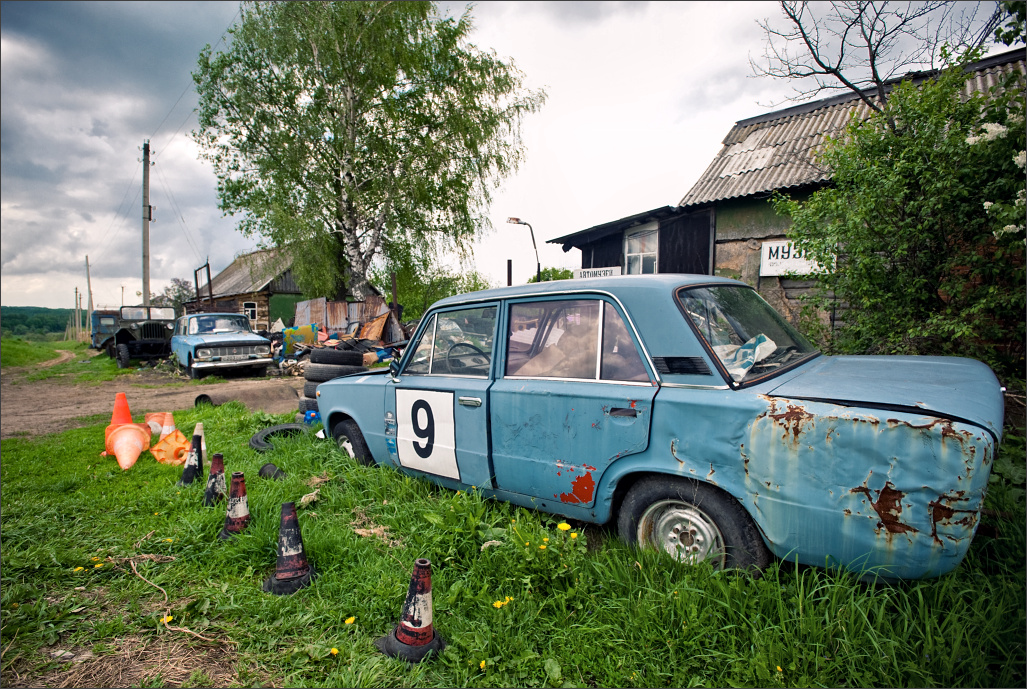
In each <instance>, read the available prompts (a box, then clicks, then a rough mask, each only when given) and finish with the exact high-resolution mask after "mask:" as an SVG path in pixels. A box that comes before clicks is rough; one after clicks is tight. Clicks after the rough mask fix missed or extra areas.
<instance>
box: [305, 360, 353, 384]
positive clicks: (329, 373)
mask: <svg viewBox="0 0 1027 689" xmlns="http://www.w3.org/2000/svg"><path fill="white" fill-rule="evenodd" d="M366 370H367V369H366V368H364V367H363V366H336V365H335V364H307V367H306V368H305V369H303V377H304V378H305V379H306V380H313V381H317V382H318V383H323V382H325V381H326V380H331V379H332V378H338V377H339V376H346V375H349V374H351V373H362V372H364V371H366Z"/></svg>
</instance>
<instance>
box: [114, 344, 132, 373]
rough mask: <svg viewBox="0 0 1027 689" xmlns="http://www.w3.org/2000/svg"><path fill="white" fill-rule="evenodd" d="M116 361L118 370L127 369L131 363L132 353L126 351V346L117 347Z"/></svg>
mask: <svg viewBox="0 0 1027 689" xmlns="http://www.w3.org/2000/svg"><path fill="white" fill-rule="evenodd" d="M116 359H117V362H118V368H128V365H129V363H130V362H131V361H132V353H131V352H129V351H128V345H127V344H119V345H118V346H117V349H116Z"/></svg>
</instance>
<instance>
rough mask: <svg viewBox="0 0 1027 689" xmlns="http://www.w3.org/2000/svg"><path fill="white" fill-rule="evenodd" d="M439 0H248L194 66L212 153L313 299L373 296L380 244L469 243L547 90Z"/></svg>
mask: <svg viewBox="0 0 1027 689" xmlns="http://www.w3.org/2000/svg"><path fill="white" fill-rule="evenodd" d="M471 30H472V22H471V17H470V14H469V11H468V12H467V13H465V14H463V15H462V16H461V17H458V18H457V17H440V16H439V15H438V13H437V9H436V6H435V5H434V3H422V2H416V3H407V2H328V3H320V2H310V3H308V2H282V3H263V2H257V3H245V4H244V5H243V7H242V10H241V15H240V20H239V21H238V23H237V24H236V25H235V26H234V27H233V28H232V29H231V30H230V35H231V40H230V41H229V42H228V45H227V48H225V49H224V50H223V51H221V52H214V51H213V50H212V49H211V48H210V47H209V46H208V47H207V48H206V49H204V50H203V52H202V53H201V55H200V59H199V67H198V69H197V71H196V72H195V73H194V75H193V76H194V79H195V81H196V88H197V91H198V92H199V101H200V107H199V128H198V130H197V131H196V132H194V133H193V135H194V138H195V139H196V141H197V142H198V144H199V146H200V150H201V156H202V157H203V158H205V159H206V160H208V161H209V162H210V163H211V164H212V165H213V167H214V170H215V173H216V175H217V179H218V187H217V191H218V196H219V200H220V204H221V208H222V210H223V211H224V212H225V213H226V214H231V215H237V216H239V217H240V221H239V229H240V231H242V232H243V233H244V234H247V235H251V236H257V237H259V238H261V240H262V243H263V244H264V245H266V246H276V247H286V248H288V249H289V252H290V254H291V255H292V257H293V270H294V274H295V275H296V276H297V279H298V280H299V282H300V285H301V287H303V288H304V291H305V292H306V293H307V294H308V296H325V297H329V298H341V297H342V296H343V295H344V294H347V293H348V294H349V295H350V296H352V297H353V298H355V299H358V300H359V299H363V298H364V297H366V296H367V294H368V293H369V290H370V283H369V282H368V275H369V272H370V269H371V266H372V261H373V260H374V259H375V258H376V257H377V256H383V257H385V258H386V259H387V258H388V257H389V256H390V255H391V254H393V253H395V252H399V251H403V252H409V251H411V250H414V251H418V250H419V247H425V249H426V251H427V252H428V253H431V251H434V250H437V248H438V247H439V246H446V247H449V248H455V249H457V250H460V249H466V247H467V246H469V243H470V241H471V240H472V239H473V238H474V237H475V236H476V234H478V233H479V232H481V231H483V229H485V228H487V226H488V221H487V219H486V218H485V217H484V213H483V211H484V210H485V209H486V208H487V207H488V203H489V201H490V194H491V193H492V191H493V190H494V189H495V188H496V187H497V185H498V184H499V182H500V181H501V180H502V179H503V178H504V177H505V176H506V175H508V174H510V173H511V172H512V171H513V170H515V169H516V168H517V166H518V164H519V162H520V161H521V159H522V157H523V155H524V147H523V142H522V140H521V137H520V125H521V122H522V120H523V118H524V117H525V115H527V114H528V113H531V112H534V111H537V110H538V109H539V107H540V106H541V105H542V103H543V102H544V99H545V94H544V93H543V92H542V91H539V90H534V91H533V90H528V89H526V88H525V87H524V86H523V75H522V74H521V73H520V72H519V71H518V70H517V69H516V68H515V67H514V66H513V64H512V63H510V62H504V61H502V60H500V59H499V58H497V57H496V55H495V54H494V53H492V52H487V51H484V50H481V49H479V48H477V47H475V46H474V45H473V44H471V43H470V42H469V36H470V33H471Z"/></svg>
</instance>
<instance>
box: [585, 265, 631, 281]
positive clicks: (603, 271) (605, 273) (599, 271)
mask: <svg viewBox="0 0 1027 689" xmlns="http://www.w3.org/2000/svg"><path fill="white" fill-rule="evenodd" d="M620 273H621V269H620V266H610V267H609V268H575V269H574V279H575V280H580V279H581V278H608V277H611V276H613V275H620Z"/></svg>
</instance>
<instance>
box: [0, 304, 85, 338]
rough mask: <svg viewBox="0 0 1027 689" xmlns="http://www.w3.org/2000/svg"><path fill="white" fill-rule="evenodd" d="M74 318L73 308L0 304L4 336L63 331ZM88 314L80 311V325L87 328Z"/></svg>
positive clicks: (0, 328)
mask: <svg viewBox="0 0 1027 689" xmlns="http://www.w3.org/2000/svg"><path fill="white" fill-rule="evenodd" d="M73 318H74V310H73V309H47V308H43V307H42V306H0V330H2V331H3V335H4V337H9V336H14V337H22V336H25V335H47V334H49V333H63V332H64V331H65V329H66V328H67V327H68V325H69V324H70V323H71V321H72V319H73ZM88 323H89V320H88V314H86V313H85V311H84V310H83V312H82V327H83V328H88V327H89V326H88Z"/></svg>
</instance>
